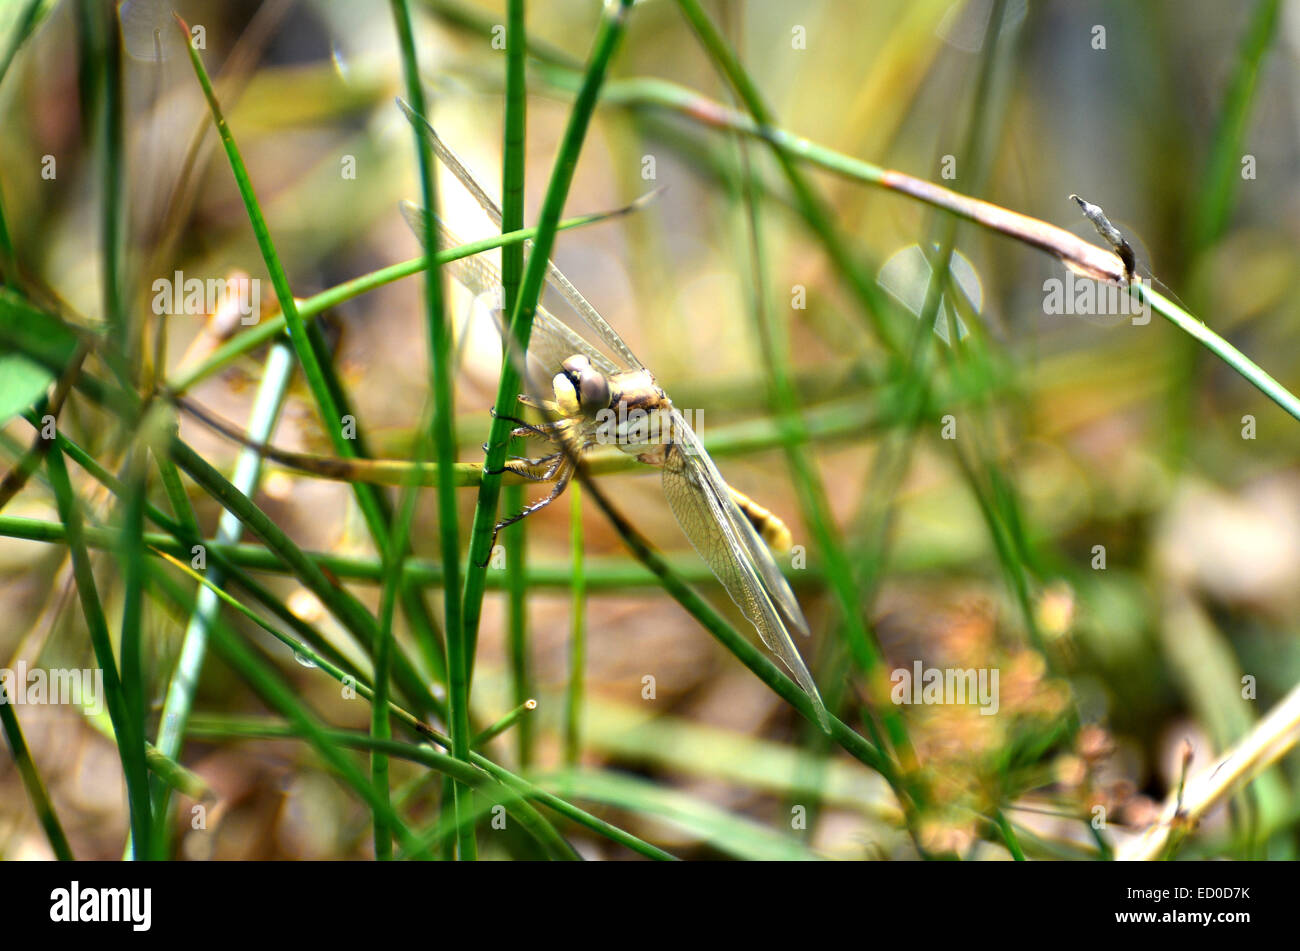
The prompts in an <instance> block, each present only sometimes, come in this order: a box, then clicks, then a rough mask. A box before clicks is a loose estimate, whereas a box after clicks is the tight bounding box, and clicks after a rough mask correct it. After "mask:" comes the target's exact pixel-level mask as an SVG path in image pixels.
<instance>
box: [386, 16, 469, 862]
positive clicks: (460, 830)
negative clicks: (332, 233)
mask: <svg viewBox="0 0 1300 951" xmlns="http://www.w3.org/2000/svg"><path fill="white" fill-rule="evenodd" d="M391 9H392V14H393V23H394V26H395V27H396V29H397V39H398V48H399V50H400V51H401V57H402V74H403V77H404V79H405V87H406V99H407V102H409V103H410V104H411V108H412V109H413V110H414V111H415V112H416V113H417V114H418V115H421V116H423V115H426V114H427V113H428V109H427V107H426V106H425V99H424V89H423V87H422V86H421V85H420V65H419V59H418V57H417V55H416V52H415V38H414V35H413V34H412V32H411V11H410V9H409V8H408V6H407V3H406V0H392V2H391ZM415 146H416V156H417V158H418V160H419V167H420V195H421V200H422V201H423V203H424V207H425V209H426V210H427V211H428V212H429V214H428V215H426V216H425V218H424V231H425V233H424V234H423V235H422V236H421V237H422V241H421V244H422V245H423V247H424V249H425V261H426V265H425V266H426V269H427V271H426V274H425V278H424V313H425V324H426V329H427V336H428V346H429V371H430V375H431V376H430V380H429V387H430V390H429V391H430V393H431V395H432V399H433V420H432V426H431V429H430V432H429V438H430V439H431V440H432V443H433V451H434V461H435V462H436V464H437V469H438V473H439V479H438V488H437V506H438V537H439V541H440V543H441V551H442V563H443V570H444V571H445V572H446V573H447V586H446V588H445V589H444V591H443V611H444V630H445V632H446V654H447V682H448V697H447V703H448V711H449V713H450V715H451V740H452V755H453V756H455V757H456V758H457V759H461V760H466V761H468V758H469V749H470V732H469V705H470V680H469V670H470V666H471V662H470V660H469V655H470V654H471V653H472V648H468V649H467V644H466V640H467V638H466V634H465V630H464V626H463V625H462V623H461V614H462V612H461V590H460V528H459V524H460V517H459V515H458V513H457V511H456V493H455V488H454V486H453V485H452V484H451V473H452V470H453V467H454V465H455V462H456V430H455V419H456V415H455V404H454V402H453V400H454V387H453V380H452V365H451V360H452V357H451V353H452V340H451V327H450V325H449V324H448V323H447V319H446V314H445V313H444V312H443V302H442V283H441V270H440V269H439V268H438V266H437V261H436V258H435V257H434V255H436V254H437V250H438V244H437V232H436V229H435V228H434V226H433V218H434V216H435V215H436V214H437V212H438V195H437V186H436V179H435V176H434V165H433V152H432V150H431V149H430V147H429V144H428V142H427V141H426V140H425V138H424V137H423V136H422V135H420V134H419V133H418V132H417V133H415ZM397 570H398V571H399V572H400V567H399V568H398V569H397ZM454 792H455V805H456V810H457V818H456V838H457V847H458V853H459V856H460V858H461V859H462V860H463V861H473V860H474V859H475V858H476V857H477V855H478V848H477V846H476V844H475V841H474V825H473V822H471V821H462V819H463V817H461V816H460V812H461V811H462V806H464V805H466V803H462V801H461V800H462V798H465V799H466V800H467V801H468V799H469V790H468V788H466V787H462V786H460V785H459V784H458V785H457V786H455V787H454ZM467 811H470V812H472V806H470V808H469V810H467Z"/></svg>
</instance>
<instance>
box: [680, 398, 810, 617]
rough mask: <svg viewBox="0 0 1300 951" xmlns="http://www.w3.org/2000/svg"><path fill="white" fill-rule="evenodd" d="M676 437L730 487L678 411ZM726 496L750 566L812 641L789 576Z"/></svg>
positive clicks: (715, 477) (783, 612)
mask: <svg viewBox="0 0 1300 951" xmlns="http://www.w3.org/2000/svg"><path fill="white" fill-rule="evenodd" d="M673 433H674V438H675V439H676V440H677V441H678V442H680V443H681V444H682V447H683V448H684V449H685V450H686V453H687V455H689V456H691V457H692V458H693V459H694V460H695V462H696V464H697V465H699V466H700V467H701V468H703V469H704V470H705V471H706V472H707V474H708V476H709V477H710V478H711V479H713V480H714V484H715V485H719V486H723V487H726V485H727V484H726V482H725V481H724V480H723V478H722V475H721V474H720V473H719V472H718V468H717V466H715V465H714V464H713V459H712V458H711V457H710V456H709V454H708V452H707V451H706V450H705V448H704V445H703V444H702V443H701V442H700V437H699V436H697V435H696V434H695V431H694V430H693V429H691V427H690V424H688V423H687V422H686V421H685V420H684V419H682V416H681V414H680V413H678V412H677V411H676V410H673ZM724 495H725V497H726V501H727V503H728V505H727V506H726V508H727V511H728V515H729V516H730V518H731V521H732V522H733V524H735V526H736V538H737V540H738V541H739V542H740V544H741V547H742V548H743V549H744V550H745V553H746V554H747V555H748V556H749V559H750V563H751V564H752V565H754V567H755V568H757V569H758V572H759V574H761V575H762V576H763V582H764V583H765V584H766V585H767V593H768V595H769V597H771V599H772V603H773V604H774V605H775V606H776V609H777V610H778V611H780V612H781V617H782V619H783V620H784V621H785V623H786V625H787V626H788V627H790V628H791V629H793V630H796V631H798V632H799V633H800V634H802V635H803V636H804V637H809V636H810V632H809V630H808V620H807V619H806V618H805V617H804V616H803V610H802V609H801V608H800V607H799V601H798V600H797V599H796V598H795V596H794V592H793V591H792V590H790V583H789V582H788V581H786V580H785V575H783V574H781V569H780V568H778V567H777V564H776V561H775V560H774V559H773V558H772V550H771V549H770V548H768V546H767V544H766V543H765V542H764V541H763V538H762V536H761V535H759V533H758V529H756V528H755V527H754V523H753V522H751V521H750V520H749V519H748V518H746V517H745V513H744V512H742V511H740V507H739V506H737V505H736V504H735V502H734V500H733V499H732V498H731V491H730V490H728V491H727V492H725V493H724Z"/></svg>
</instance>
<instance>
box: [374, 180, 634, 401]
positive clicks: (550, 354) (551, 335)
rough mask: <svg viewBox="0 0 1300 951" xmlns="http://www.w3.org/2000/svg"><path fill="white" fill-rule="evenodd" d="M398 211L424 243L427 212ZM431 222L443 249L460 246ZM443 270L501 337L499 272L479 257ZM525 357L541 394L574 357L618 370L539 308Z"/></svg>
mask: <svg viewBox="0 0 1300 951" xmlns="http://www.w3.org/2000/svg"><path fill="white" fill-rule="evenodd" d="M400 209H401V212H402V217H403V218H405V219H406V223H407V225H408V226H409V227H410V229H411V230H412V231H413V232H414V233H415V236H416V237H417V238H419V239H420V240H421V241H423V240H424V228H425V220H426V218H427V217H428V212H426V211H425V210H424V209H423V208H421V207H420V206H419V205H416V204H414V203H412V202H409V201H404V202H402V203H401V205H400ZM434 221H435V224H436V230H437V231H438V233H439V235H440V236H441V238H440V240H441V242H442V245H443V247H444V248H454V247H456V246H457V245H459V244H462V243H463V242H462V241H461V240H460V239H459V238H458V237H456V235H455V234H454V233H452V231H451V230H450V229H448V228H447V226H446V225H444V224H443V223H442V221H440V220H438V219H437V218H436V217H435V219H434ZM444 267H445V268H446V270H447V271H448V273H450V274H451V275H452V276H453V277H455V278H456V280H458V281H460V283H461V284H463V285H465V287H466V288H467V289H468V290H469V292H470V293H471V294H473V295H475V296H476V297H483V298H486V299H487V300H488V305H489V308H490V309H491V311H492V313H493V315H494V317H495V319H496V321H497V327H498V329H500V330H501V331H502V332H503V333H504V331H505V321H506V317H505V315H504V313H503V312H502V309H501V274H500V272H499V271H498V270H497V269H496V268H495V267H493V266H492V265H491V264H490V263H489V262H488V261H486V260H484V259H483V258H482V257H480V256H478V255H471V256H469V257H465V258H458V259H457V260H455V261H448V262H447V263H446V264H445V265H444ZM528 353H529V355H530V356H532V357H533V359H534V360H536V361H537V363H538V364H540V366H541V368H542V371H543V373H544V374H545V377H544V379H543V380H542V381H540V382H541V383H542V389H544V390H545V389H546V388H547V387H549V384H550V382H551V379H552V378H553V377H554V376H555V374H557V373H559V372H560V365H561V364H562V363H564V361H565V360H567V359H568V358H569V357H571V356H573V355H574V354H576V353H581V354H584V355H585V356H586V357H587V358H588V359H589V360H591V363H592V366H594V367H596V369H598V370H600V371H601V372H602V373H604V374H606V375H607V376H608V375H611V374H614V373H618V372H619V367H618V366H616V365H615V363H614V361H612V360H611V359H610V358H609V357H607V356H605V354H603V353H601V352H600V351H599V350H597V349H596V348H595V347H593V346H592V345H591V344H590V343H588V342H587V341H586V340H585V339H584V338H583V337H582V335H581V334H579V333H578V332H577V331H576V330H574V329H573V328H572V327H570V326H569V325H568V324H565V323H564V322H563V321H561V320H559V319H558V318H557V317H555V315H553V314H552V313H551V312H550V311H548V310H547V309H546V308H545V307H541V306H539V307H538V308H537V314H536V315H535V316H534V317H533V331H532V334H531V335H530V336H529V343H528Z"/></svg>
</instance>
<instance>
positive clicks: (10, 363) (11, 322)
mask: <svg viewBox="0 0 1300 951" xmlns="http://www.w3.org/2000/svg"><path fill="white" fill-rule="evenodd" d="M76 348H77V338H76V335H75V334H74V333H73V332H72V330H70V329H69V328H68V327H66V326H64V325H63V324H62V323H60V322H59V321H58V320H56V319H55V318H53V317H51V316H49V315H48V314H44V313H42V312H41V311H39V310H36V309H35V308H34V307H31V306H30V305H28V304H27V303H26V302H25V301H24V300H23V299H22V298H21V297H18V296H17V295H16V294H14V293H12V292H11V291H7V290H0V425H4V424H5V423H7V422H9V420H11V419H13V418H14V417H15V416H16V415H18V414H19V413H21V412H22V411H23V410H25V409H27V408H28V407H29V406H31V405H32V404H33V403H35V402H36V401H37V400H38V399H40V396H41V394H42V393H44V392H45V388H46V387H47V386H49V385H50V384H51V383H52V382H53V381H54V378H55V376H57V374H58V372H59V371H60V370H62V368H63V367H65V366H67V364H68V361H69V360H71V359H72V355H73V353H74V352H75V351H76Z"/></svg>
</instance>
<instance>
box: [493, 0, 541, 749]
mask: <svg viewBox="0 0 1300 951" xmlns="http://www.w3.org/2000/svg"><path fill="white" fill-rule="evenodd" d="M527 53H528V35H527V30H526V28H525V25H524V0H509V3H508V4H507V6H506V96H505V109H506V112H505V123H504V136H503V149H502V155H503V158H502V163H501V230H502V231H503V232H508V231H515V230H518V229H520V228H522V227H523V225H524V172H525V168H526V161H525V159H526V156H527V153H526V151H525V139H526V134H527V131H528V122H527V118H528V95H527V88H526V78H527V77H526V76H525V74H524V69H525V65H526V62H527ZM523 273H524V248H523V245H516V246H511V247H509V248H504V249H502V252H501V288H502V300H503V301H504V304H503V306H504V307H505V312H506V313H507V314H510V313H513V312H514V309H515V302H516V301H518V299H519V281H520V279H521V278H522V277H523ZM513 451H514V450H512V452H513ZM525 498H526V497H525V495H524V487H523V486H522V485H510V486H506V489H505V492H504V505H505V511H507V512H519V511H522V510H523V507H524V502H525ZM502 541H503V543H504V544H505V549H506V637H507V643H508V645H509V646H508V650H509V654H510V680H511V684H512V685H513V690H514V699H515V703H516V704H524V703H526V702H527V701H528V699H529V698H530V697H532V695H533V692H534V691H533V684H532V674H531V671H530V664H529V662H528V591H527V575H528V543H527V542H528V520H527V519H524V520H522V521H519V522H516V523H515V524H514V525H512V526H510V528H508V529H506V532H505V535H504V536H503V538H502ZM515 737H516V740H517V743H518V756H519V764H520V766H522V767H524V768H527V767H528V766H529V765H530V764H531V763H532V761H533V722H532V718H531V717H525V718H524V719H523V720H522V721H520V723H519V727H518V729H517V730H516V732H515Z"/></svg>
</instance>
